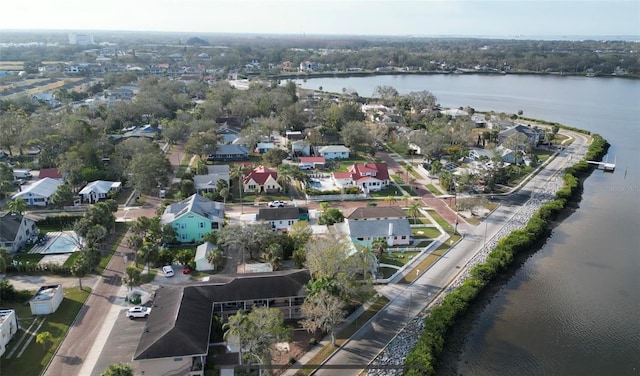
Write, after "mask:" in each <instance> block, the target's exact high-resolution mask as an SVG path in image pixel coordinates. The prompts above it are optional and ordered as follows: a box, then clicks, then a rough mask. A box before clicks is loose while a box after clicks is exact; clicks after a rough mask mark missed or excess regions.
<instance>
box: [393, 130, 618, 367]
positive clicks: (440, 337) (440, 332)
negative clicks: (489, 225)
mask: <svg viewBox="0 0 640 376" xmlns="http://www.w3.org/2000/svg"><path fill="white" fill-rule="evenodd" d="M583 133H584V132H583ZM609 146H610V145H609V143H608V142H607V141H606V140H605V139H604V138H602V137H601V136H600V135H598V134H594V135H593V142H592V143H591V145H590V146H589V150H588V151H587V153H586V155H585V160H595V161H599V160H601V159H602V157H603V156H604V155H605V154H606V153H607V150H608V148H609ZM593 168H594V167H593V166H592V165H589V164H587V163H586V162H584V161H580V162H578V163H577V164H575V165H574V166H572V167H568V168H566V169H565V174H564V176H563V181H564V186H563V187H562V188H561V189H560V190H558V192H557V193H556V199H555V200H552V201H549V202H547V203H545V204H543V205H542V206H541V207H540V208H539V209H538V211H537V212H536V213H535V214H534V215H533V216H532V217H531V219H530V220H529V222H528V223H527V225H526V226H525V227H524V228H523V229H518V230H515V231H513V232H511V233H510V234H509V235H508V236H506V237H504V238H502V239H500V241H499V242H498V244H497V246H496V247H495V248H494V249H493V250H492V251H491V252H490V253H489V254H488V255H487V259H486V261H485V262H483V263H480V264H477V265H476V266H474V267H473V269H471V273H470V276H469V277H468V278H467V279H466V280H465V281H464V282H463V283H462V285H461V286H460V287H458V288H457V289H456V290H454V291H452V292H450V293H449V294H447V296H446V297H445V298H444V300H443V301H442V303H441V304H440V305H438V306H436V307H434V308H433V309H432V310H431V313H430V315H429V316H427V317H426V318H425V321H424V324H425V325H424V330H423V332H422V333H421V334H420V338H419V339H418V343H417V344H416V346H415V347H414V348H413V349H412V350H411V351H410V352H409V354H408V355H407V359H406V361H405V370H406V372H405V374H406V375H411V376H418V375H433V374H434V373H435V368H436V366H437V364H438V358H439V356H440V355H441V353H442V350H443V348H444V343H445V337H446V334H447V332H448V331H449V330H450V329H451V327H453V325H454V324H455V323H456V320H457V319H458V318H459V317H461V316H462V315H464V314H465V313H466V311H467V309H468V308H469V306H470V305H471V303H472V302H473V301H474V299H475V298H476V297H477V296H478V294H479V293H480V291H482V289H483V288H484V287H485V286H486V285H487V284H488V283H489V282H490V281H491V280H492V279H493V278H494V277H495V276H496V275H498V273H500V272H502V271H504V270H506V269H507V268H508V267H509V266H510V265H511V263H512V262H513V260H514V258H515V256H516V254H517V253H519V252H522V251H526V250H529V249H531V247H532V246H534V245H535V244H536V243H537V242H538V241H540V240H543V239H545V238H546V237H548V236H549V234H550V233H551V221H552V220H554V219H556V218H557V216H558V214H560V212H561V211H562V210H563V209H564V208H565V206H566V204H567V202H568V200H570V199H572V198H577V195H578V194H579V185H580V178H579V177H581V176H584V175H585V174H586V173H588V172H590V171H592V170H593Z"/></svg>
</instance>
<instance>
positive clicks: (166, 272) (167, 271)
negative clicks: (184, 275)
mask: <svg viewBox="0 0 640 376" xmlns="http://www.w3.org/2000/svg"><path fill="white" fill-rule="evenodd" d="M162 272H163V273H164V276H165V277H173V275H174V272H173V268H172V267H171V265H165V266H163V267H162Z"/></svg>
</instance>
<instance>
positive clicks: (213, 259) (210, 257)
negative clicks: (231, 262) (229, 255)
mask: <svg viewBox="0 0 640 376" xmlns="http://www.w3.org/2000/svg"><path fill="white" fill-rule="evenodd" d="M205 257H206V258H207V262H208V263H209V264H211V266H213V268H214V270H217V269H218V266H219V265H220V263H221V262H222V260H224V255H223V254H222V251H221V250H220V249H218V248H217V247H216V248H214V249H212V250H210V251H209V252H207V254H206V256H205Z"/></svg>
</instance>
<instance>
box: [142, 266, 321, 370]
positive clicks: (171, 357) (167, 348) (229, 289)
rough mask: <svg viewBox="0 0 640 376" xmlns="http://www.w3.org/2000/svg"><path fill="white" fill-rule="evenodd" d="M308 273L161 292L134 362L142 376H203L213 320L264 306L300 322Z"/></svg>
mask: <svg viewBox="0 0 640 376" xmlns="http://www.w3.org/2000/svg"><path fill="white" fill-rule="evenodd" d="M309 280H310V275H309V272H308V271H307V270H287V271H281V272H273V273H252V274H245V275H217V276H211V277H210V280H209V282H207V283H203V284H199V285H189V286H161V287H160V288H159V289H158V290H156V295H155V299H154V307H153V310H152V311H151V314H150V315H149V318H148V319H147V323H146V326H145V330H144V331H143V333H142V336H141V337H140V340H139V342H138V347H137V349H136V351H135V353H134V355H133V360H134V361H137V362H139V363H138V371H139V372H140V373H141V374H145V375H161V374H167V375H168V374H172V375H173V374H189V375H204V369H205V366H204V365H205V362H206V357H207V354H208V351H209V343H210V336H211V323H212V317H213V315H217V316H219V317H222V318H223V319H226V318H227V317H229V316H230V315H233V314H235V313H236V312H238V311H239V310H245V311H248V310H251V309H252V308H253V307H262V306H267V307H270V308H278V309H280V310H282V312H283V314H284V317H285V318H298V317H300V305H302V302H303V301H304V297H305V296H306V295H307V291H306V289H305V287H304V286H305V284H306V283H307V282H308V281H309Z"/></svg>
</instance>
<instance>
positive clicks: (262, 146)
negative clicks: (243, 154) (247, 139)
mask: <svg viewBox="0 0 640 376" xmlns="http://www.w3.org/2000/svg"><path fill="white" fill-rule="evenodd" d="M275 147H276V146H275V145H274V144H273V142H258V144H257V145H256V152H257V153H259V154H264V153H266V152H267V151H269V150H271V149H273V148H275Z"/></svg>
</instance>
